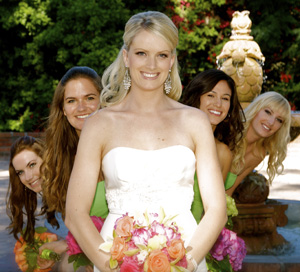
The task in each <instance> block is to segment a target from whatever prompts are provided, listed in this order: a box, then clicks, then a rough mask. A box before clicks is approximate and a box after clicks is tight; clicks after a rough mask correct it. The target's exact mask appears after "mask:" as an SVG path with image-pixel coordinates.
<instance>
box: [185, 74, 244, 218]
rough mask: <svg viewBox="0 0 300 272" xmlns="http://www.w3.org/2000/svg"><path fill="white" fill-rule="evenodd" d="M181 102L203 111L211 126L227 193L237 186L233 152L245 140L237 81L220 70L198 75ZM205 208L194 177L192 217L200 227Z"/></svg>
mask: <svg viewBox="0 0 300 272" xmlns="http://www.w3.org/2000/svg"><path fill="white" fill-rule="evenodd" d="M181 102H182V103H184V104H186V105H188V106H192V107H195V108H199V109H200V110H202V111H204V112H205V113H206V114H207V116H208V118H209V121H210V123H211V127H212V130H213V132H214V136H215V143H216V147H217V153H218V158H219V163H220V167H221V171H222V175H223V180H224V184H225V189H226V190H227V189H229V188H230V187H231V186H232V185H233V184H234V182H235V179H236V175H235V174H233V173H231V172H229V171H230V168H231V166H232V164H236V163H237V162H236V161H234V160H233V156H232V150H233V149H234V147H235V146H236V144H237V142H238V141H239V140H241V138H242V131H243V110H242V107H241V105H240V103H239V101H238V97H237V92H236V86H235V82H234V80H233V79H232V78H231V77H230V76H228V75H227V74H225V73H224V72H223V71H221V70H217V69H210V70H206V71H204V72H202V73H200V74H198V75H196V77H195V78H194V79H192V80H191V82H190V83H189V84H188V85H187V87H186V88H185V89H184V91H183V96H182V99H181ZM203 210H204V208H203V205H202V201H201V196H200V192H199V186H198V181H197V175H196V174H195V184H194V202H193V204H192V213H193V215H194V217H195V219H196V221H197V222H198V223H199V221H200V219H201V217H202V214H203Z"/></svg>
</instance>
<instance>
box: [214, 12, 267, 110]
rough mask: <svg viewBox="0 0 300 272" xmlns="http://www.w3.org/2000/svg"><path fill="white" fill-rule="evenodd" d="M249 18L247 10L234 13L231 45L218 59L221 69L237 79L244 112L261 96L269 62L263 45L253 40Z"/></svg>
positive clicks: (226, 46)
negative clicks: (263, 67)
mask: <svg viewBox="0 0 300 272" xmlns="http://www.w3.org/2000/svg"><path fill="white" fill-rule="evenodd" d="M249 14H250V12H249V11H247V10H244V11H242V12H239V11H236V12H234V13H233V15H232V16H233V18H232V21H231V28H232V35H231V36H230V41H229V42H227V43H226V44H225V45H224V47H223V49H222V52H221V54H220V55H219V56H217V63H218V66H219V67H220V68H221V70H223V71H224V72H225V73H226V74H228V75H229V76H231V77H232V78H233V79H234V81H235V83H236V87H237V92H238V98H239V101H240V103H241V105H242V106H243V108H245V107H246V106H247V105H248V104H249V103H250V102H251V101H252V100H253V99H254V98H255V97H256V96H257V95H259V94H260V92H261V88H262V83H263V70H262V65H263V63H264V61H265V57H264V56H263V54H262V53H261V50H260V47H259V45H258V44H257V43H256V42H255V41H254V40H253V37H252V36H250V33H251V26H252V22H251V20H250V18H249Z"/></svg>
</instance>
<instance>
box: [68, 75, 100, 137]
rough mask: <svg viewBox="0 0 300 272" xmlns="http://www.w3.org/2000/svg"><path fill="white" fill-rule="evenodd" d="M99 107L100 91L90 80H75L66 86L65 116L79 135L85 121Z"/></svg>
mask: <svg viewBox="0 0 300 272" xmlns="http://www.w3.org/2000/svg"><path fill="white" fill-rule="evenodd" d="M98 106H99V91H98V89H96V88H95V85H94V84H93V82H92V81H91V80H90V79H87V78H84V77H82V78H77V79H76V78H75V79H72V80H70V81H69V82H67V83H66V85H65V93H64V104H63V107H64V115H65V116H66V117H67V119H68V121H69V123H70V125H71V126H72V127H73V128H75V130H76V132H77V134H78V135H80V131H81V130H82V128H83V124H84V121H85V119H86V118H87V117H88V116H89V115H90V114H91V113H93V112H94V111H96V110H97V109H98Z"/></svg>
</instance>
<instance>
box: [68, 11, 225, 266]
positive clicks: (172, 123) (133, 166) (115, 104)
mask: <svg viewBox="0 0 300 272" xmlns="http://www.w3.org/2000/svg"><path fill="white" fill-rule="evenodd" d="M123 41H124V44H123V45H122V47H121V49H120V52H119V55H118V57H117V58H116V60H115V61H114V62H113V63H112V64H111V65H110V66H109V67H108V68H107V69H106V71H105V72H104V74H103V80H102V82H103V91H102V92H101V106H102V105H103V106H105V107H103V108H102V109H101V110H100V111H97V112H96V113H95V114H93V115H92V116H91V117H90V118H88V119H87V120H86V123H85V125H84V128H83V130H82V133H81V135H80V140H79V144H78V150H77V155H76V159H75V163H74V167H73V170H72V174H71V178H70V183H69V188H68V194H67V203H66V221H65V222H66V225H67V226H68V228H69V229H70V231H71V232H72V234H73V235H74V237H75V239H76V240H77V242H78V244H79V245H80V247H81V248H82V250H83V251H84V252H85V254H86V255H87V256H88V258H89V259H90V260H91V261H92V262H93V263H94V265H95V267H94V271H101V272H104V271H112V269H114V268H116V266H117V265H118V261H119V265H121V268H120V269H121V271H122V269H126V268H125V265H126V264H128V262H127V261H126V260H127V256H125V255H124V253H125V254H126V252H123V251H124V250H126V251H127V249H125V248H126V245H124V243H126V242H125V240H126V238H125V237H117V238H118V239H116V244H115V245H114V246H113V248H114V249H113V248H111V253H112V254H111V256H110V255H109V254H107V252H106V251H105V250H104V251H102V250H101V251H99V250H97V249H98V248H99V245H100V244H101V245H103V244H104V245H105V244H106V243H104V242H108V241H109V237H111V236H112V235H113V233H114V226H115V224H116V220H118V218H120V217H122V216H123V215H125V214H127V215H129V216H134V215H138V214H140V215H142V214H145V212H149V214H162V213H163V214H165V215H166V218H171V219H172V221H175V222H174V224H176V226H178V228H180V230H181V229H182V231H183V233H184V236H182V238H183V237H184V241H179V240H178V239H179V237H178V236H177V235H176V238H178V239H177V241H175V243H176V242H179V244H180V245H179V244H178V246H179V247H180V248H181V249H182V251H181V252H183V254H185V249H183V247H184V248H186V249H187V250H188V251H189V254H188V255H187V257H186V259H185V261H184V263H182V264H180V261H179V262H178V260H180V258H182V256H181V257H180V258H177V257H175V258H174V255H172V254H171V253H170V254H169V253H166V254H169V255H166V254H165V253H164V252H163V250H162V251H160V249H162V248H164V247H165V245H164V246H162V244H161V243H164V242H163V241H162V239H160V237H158V236H156V238H154V239H153V240H156V241H157V242H158V240H160V241H159V242H158V243H159V244H161V246H159V245H157V242H154V244H156V246H153V248H152V249H155V250H153V251H151V252H149V251H147V250H141V252H140V253H138V251H139V250H138V249H137V248H128V252H129V251H130V252H131V251H136V249H137V250H138V251H137V252H136V253H133V255H135V257H133V259H136V260H139V262H138V263H136V265H137V266H139V268H137V266H135V268H133V267H132V266H131V268H129V267H128V266H127V269H128V271H144V269H145V267H146V268H147V267H148V268H149V270H151V271H154V270H155V269H152V265H153V264H154V263H161V261H160V260H163V264H164V265H163V266H162V267H164V268H165V269H164V271H171V266H172V269H175V270H176V269H177V270H178V269H179V268H177V267H176V266H181V265H182V267H183V266H184V267H185V268H187V270H188V271H197V272H204V271H207V268H206V264H205V259H204V257H205V255H206V254H207V252H208V251H209V250H210V248H211V247H212V245H213V243H214V241H215V240H216V239H217V237H218V235H219V233H220V231H221V229H222V227H223V226H224V225H225V222H226V200H225V191H224V186H223V184H222V175H221V171H220V168H219V164H218V161H217V154H216V148H215V143H214V139H213V134H212V130H211V128H210V123H209V122H208V120H207V117H206V116H205V114H204V113H203V112H202V111H200V110H198V109H194V108H191V107H188V106H186V105H183V104H181V103H179V102H178V101H177V100H178V99H179V97H180V96H181V91H182V85H181V82H180V77H179V73H178V68H177V55H176V46H177V44H178V29H177V27H176V26H175V25H174V23H173V22H172V20H171V19H170V18H169V17H167V16H166V15H165V14H163V13H160V12H157V11H147V12H142V13H138V14H135V15H134V16H132V17H131V18H130V19H129V21H128V22H127V23H126V25H125V32H124V35H123ZM199 135H201V137H199ZM195 169H197V175H198V180H199V190H200V189H201V194H202V195H203V203H204V206H205V208H206V211H205V215H204V217H203V220H201V221H200V223H199V225H197V222H196V221H195V219H194V217H193V215H192V213H191V211H190V208H191V203H192V200H193V185H194V174H195ZM99 176H103V177H104V180H105V188H106V199H107V202H108V206H109V214H108V216H107V218H106V220H105V222H104V225H103V228H102V230H101V233H100V235H99V233H98V231H97V230H96V228H95V226H94V224H93V222H92V221H91V219H90V216H89V214H88V210H89V208H90V206H91V203H92V196H93V195H94V194H95V189H96V185H97V181H98V179H99ZM162 210H163V212H162V213H160V211H162ZM148 218H149V217H148ZM160 218H161V217H160ZM162 218H164V217H162ZM137 220H139V218H138V219H137ZM161 220H162V219H161ZM156 223H157V221H156ZM170 224H171V223H170ZM172 224H173V223H172ZM159 225H160V224H159ZM154 232H155V230H154ZM145 235H147V234H146V233H145ZM173 237H175V236H173ZM119 238H120V239H119ZM172 242H173V241H172ZM122 243H123V245H124V247H123V246H122ZM143 246H144V245H141V247H139V249H142V248H143ZM104 247H105V246H104ZM131 249H132V250H131ZM168 251H169V249H168ZM116 255H118V256H116ZM168 256H170V259H169V258H168ZM156 257H157V258H158V259H157V261H154V260H155V259H156ZM157 271H158V270H157Z"/></svg>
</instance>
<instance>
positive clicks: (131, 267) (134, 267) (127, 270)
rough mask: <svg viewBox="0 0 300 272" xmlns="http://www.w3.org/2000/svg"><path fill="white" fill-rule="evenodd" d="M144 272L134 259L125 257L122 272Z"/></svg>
mask: <svg viewBox="0 0 300 272" xmlns="http://www.w3.org/2000/svg"><path fill="white" fill-rule="evenodd" d="M133 271H134V272H142V271H143V269H142V268H141V267H140V266H139V265H138V264H137V262H136V261H135V260H133V259H132V258H128V257H125V258H124V262H123V263H122V265H121V267H120V272H133Z"/></svg>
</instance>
